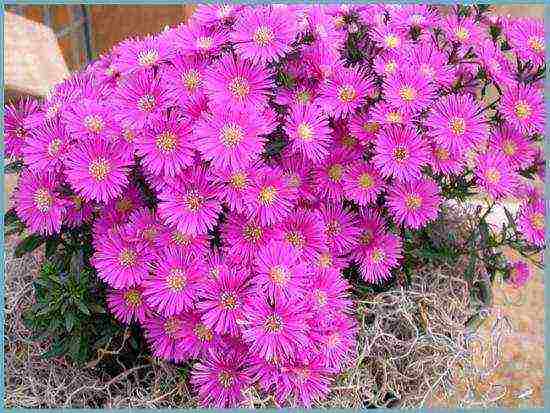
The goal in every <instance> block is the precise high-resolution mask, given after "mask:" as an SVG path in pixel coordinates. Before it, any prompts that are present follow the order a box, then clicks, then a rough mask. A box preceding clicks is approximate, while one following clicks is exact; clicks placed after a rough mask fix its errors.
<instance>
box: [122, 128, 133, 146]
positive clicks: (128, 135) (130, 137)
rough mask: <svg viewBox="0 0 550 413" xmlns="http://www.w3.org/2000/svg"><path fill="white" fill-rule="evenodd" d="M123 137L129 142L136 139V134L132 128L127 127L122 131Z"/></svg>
mask: <svg viewBox="0 0 550 413" xmlns="http://www.w3.org/2000/svg"><path fill="white" fill-rule="evenodd" d="M122 137H123V138H124V140H125V141H126V142H128V143H132V142H133V141H134V140H135V139H136V134H135V133H134V131H133V130H131V129H130V128H125V129H124V130H123V131H122Z"/></svg>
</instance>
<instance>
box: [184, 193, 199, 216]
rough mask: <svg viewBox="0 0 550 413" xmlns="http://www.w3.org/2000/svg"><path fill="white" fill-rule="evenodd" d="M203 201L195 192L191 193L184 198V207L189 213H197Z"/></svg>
mask: <svg viewBox="0 0 550 413" xmlns="http://www.w3.org/2000/svg"><path fill="white" fill-rule="evenodd" d="M203 202H204V199H203V197H202V196H200V195H199V194H198V193H197V192H195V191H191V192H190V193H189V194H188V195H187V197H186V198H185V202H184V203H185V207H186V208H187V209H189V210H190V211H193V212H197V211H198V210H199V209H201V207H202V204H203Z"/></svg>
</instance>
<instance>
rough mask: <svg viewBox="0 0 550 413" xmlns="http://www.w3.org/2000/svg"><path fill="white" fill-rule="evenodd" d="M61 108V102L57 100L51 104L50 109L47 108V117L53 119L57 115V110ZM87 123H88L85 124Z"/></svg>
mask: <svg viewBox="0 0 550 413" xmlns="http://www.w3.org/2000/svg"><path fill="white" fill-rule="evenodd" d="M59 109H61V103H59V102H56V103H54V104H53V105H51V106H50V107H49V108H48V110H46V118H48V119H51V118H53V117H54V116H55V115H57V112H59ZM84 125H86V124H84Z"/></svg>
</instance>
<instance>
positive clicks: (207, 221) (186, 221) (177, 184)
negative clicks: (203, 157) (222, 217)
mask: <svg viewBox="0 0 550 413" xmlns="http://www.w3.org/2000/svg"><path fill="white" fill-rule="evenodd" d="M158 196H159V199H160V202H159V206H158V212H159V215H160V217H161V218H162V219H163V220H164V222H165V223H166V224H168V225H171V226H174V227H176V228H177V229H178V231H181V232H183V233H186V234H190V235H195V234H205V233H206V232H208V230H211V229H212V228H213V227H214V225H215V223H216V220H217V218H218V214H219V213H220V212H221V210H222V207H221V204H220V201H219V200H218V199H217V188H216V187H215V186H214V185H212V182H211V180H210V176H209V175H208V174H207V172H206V171H205V170H204V169H203V168H199V169H198V170H197V171H195V172H192V173H189V174H188V175H187V176H184V177H178V178H176V179H173V180H172V181H171V182H170V183H169V185H168V187H167V188H164V189H163V190H162V191H161V192H160V193H159V195H158Z"/></svg>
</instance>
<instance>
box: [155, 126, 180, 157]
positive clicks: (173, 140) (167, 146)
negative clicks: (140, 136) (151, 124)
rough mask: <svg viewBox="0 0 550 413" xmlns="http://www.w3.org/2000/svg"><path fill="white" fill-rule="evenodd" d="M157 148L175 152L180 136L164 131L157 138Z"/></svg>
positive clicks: (166, 151)
mask: <svg viewBox="0 0 550 413" xmlns="http://www.w3.org/2000/svg"><path fill="white" fill-rule="evenodd" d="M155 143H156V145H157V148H158V149H159V150H160V151H161V152H164V153H165V154H167V153H170V152H173V151H174V150H175V149H176V146H177V143H178V137H177V136H176V135H175V134H174V133H173V132H168V131H166V132H162V133H161V134H160V135H158V136H157V137H156V139H155Z"/></svg>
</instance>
